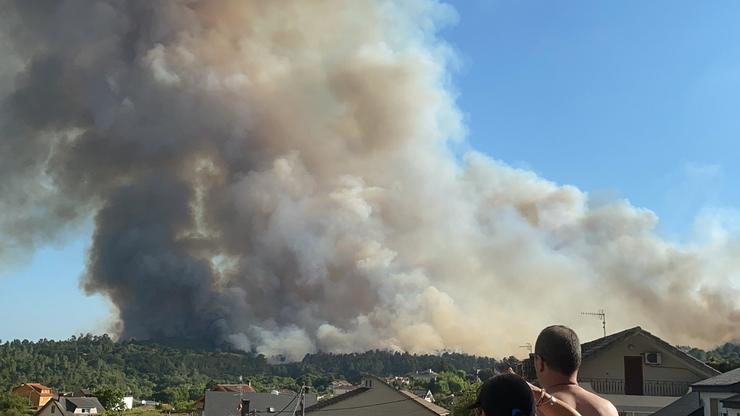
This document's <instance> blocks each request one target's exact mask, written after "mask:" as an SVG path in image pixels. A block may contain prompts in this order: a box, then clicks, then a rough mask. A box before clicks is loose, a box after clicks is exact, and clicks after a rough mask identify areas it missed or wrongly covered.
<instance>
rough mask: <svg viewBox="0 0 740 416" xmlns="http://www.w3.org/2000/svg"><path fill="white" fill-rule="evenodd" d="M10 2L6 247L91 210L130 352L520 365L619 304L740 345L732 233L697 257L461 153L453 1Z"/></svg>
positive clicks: (607, 210) (519, 173)
mask: <svg viewBox="0 0 740 416" xmlns="http://www.w3.org/2000/svg"><path fill="white" fill-rule="evenodd" d="M1 7H2V8H3V10H2V13H0V16H4V17H3V18H1V19H2V21H0V23H1V24H0V27H2V28H3V29H2V37H1V38H0V52H2V54H3V57H4V58H3V61H2V62H0V96H1V97H2V103H1V105H2V108H1V109H0V129H2V130H1V131H2V132H3V138H2V142H0V150H1V152H0V192H2V195H3V198H2V200H0V212H2V213H3V214H2V216H0V232H2V235H3V236H4V238H3V241H2V242H0V256H3V257H4V258H6V259H11V258H14V257H16V256H17V255H18V254H19V253H23V252H27V251H28V250H30V249H31V248H32V247H34V246H35V245H37V244H39V243H42V242H45V241H48V240H49V239H53V238H58V236H59V233H62V232H64V231H65V230H66V229H69V228H70V227H74V224H75V223H77V222H79V221H80V220H81V219H82V218H85V217H86V216H89V215H91V214H92V215H94V221H95V231H94V235H93V241H92V248H91V251H90V253H89V264H88V269H87V273H86V276H85V277H84V281H83V286H84V289H85V290H86V291H87V292H88V293H102V294H104V295H105V296H107V297H108V298H110V300H111V301H112V302H113V304H114V305H115V306H116V308H117V310H118V312H119V325H118V328H117V329H118V331H119V333H120V336H122V337H125V338H131V337H133V338H137V339H147V338H161V337H174V338H193V339H206V340H214V341H227V342H230V343H231V344H232V345H234V346H237V347H239V348H243V349H246V350H256V351H259V352H261V353H264V354H266V355H273V354H283V355H286V356H288V357H289V358H300V357H302V356H303V354H305V353H306V352H312V351H317V350H324V351H336V352H347V351H356V350H366V349H369V348H390V349H401V350H407V351H412V352H415V351H433V350H438V349H442V348H448V349H459V350H464V351H466V352H470V353H478V354H481V353H483V354H501V353H505V352H511V351H514V350H515V349H516V346H517V345H520V344H521V343H522V342H523V341H525V340H527V339H529V337H531V336H533V334H536V332H537V330H539V329H540V328H541V327H542V326H544V325H545V324H548V323H552V322H572V321H574V319H575V318H574V317H576V316H577V315H578V312H580V311H581V310H590V309H597V308H600V307H605V308H606V309H607V310H609V311H611V312H612V313H611V315H610V321H611V323H613V324H614V325H616V326H629V325H632V324H633V323H641V324H645V325H647V326H649V327H650V329H651V330H652V331H653V332H655V333H657V334H660V335H669V339H670V340H671V341H674V342H683V343H692V344H699V345H704V346H706V345H710V344H717V343H719V342H722V341H727V340H730V339H735V338H737V337H738V334H740V319H739V318H740V313H739V310H738V307H737V304H736V302H735V299H737V292H736V291H735V290H734V289H731V288H729V287H730V286H729V281H730V278H731V277H732V276H733V273H735V271H736V270H738V264H737V260H735V259H737V258H739V257H738V256H737V255H736V254H737V242H736V241H735V240H734V239H731V238H729V237H727V236H720V237H718V238H716V239H714V240H712V241H710V242H709V243H707V244H704V245H701V246H698V245H697V246H691V247H684V246H678V245H676V244H673V243H671V242H669V241H666V240H663V239H661V238H660V237H658V236H657V235H656V233H655V231H654V230H655V226H656V223H657V218H656V217H655V215H654V214H653V213H652V212H650V211H647V210H644V209H640V208H636V207H634V206H631V205H630V204H629V203H628V202H627V201H621V200H618V201H611V202H603V203H598V204H597V203H595V202H594V201H592V200H590V199H589V197H588V195H586V194H585V193H584V192H581V191H580V190H578V189H577V188H575V187H572V186H560V185H557V184H554V183H551V182H549V181H547V180H545V179H543V178H541V177H538V176H537V175H536V174H534V173H532V172H529V171H526V170H521V169H514V168H512V167H510V166H507V165H506V164H503V163H501V162H498V161H496V160H493V159H491V158H490V157H488V156H486V155H483V154H480V153H477V152H474V151H471V152H468V153H467V154H465V155H464V156H463V157H458V156H456V154H455V152H453V151H452V150H451V149H453V148H458V147H463V146H461V145H457V144H456V143H458V144H460V143H462V141H463V140H464V135H465V131H464V126H463V124H462V121H461V118H462V117H461V115H460V113H459V110H458V109H457V108H456V106H455V103H454V94H453V93H452V92H451V90H450V86H449V85H448V84H449V80H448V77H449V70H450V68H449V67H450V64H451V62H453V60H454V56H453V54H452V53H451V51H450V49H449V47H447V46H446V45H445V44H444V43H443V42H441V41H440V40H439V39H438V38H437V34H436V32H437V30H438V29H439V28H440V27H441V26H443V25H445V24H447V23H450V22H452V21H453V20H454V11H453V10H451V9H450V8H449V7H448V6H445V5H443V4H440V3H437V2H435V1H423V0H414V1H403V2H386V1H355V2H352V8H351V9H350V8H348V7H347V4H346V3H345V2H340V1H328V0H327V1H324V0H320V1H312V2H287V1H271V2H261V1H241V0H240V1H159V2H151V1H130V2H117V1H96V2H85V1H34V2H28V1H16V2H5V3H3V5H2V6H1ZM5 57H7V58H5ZM503 139H504V138H501V140H503Z"/></svg>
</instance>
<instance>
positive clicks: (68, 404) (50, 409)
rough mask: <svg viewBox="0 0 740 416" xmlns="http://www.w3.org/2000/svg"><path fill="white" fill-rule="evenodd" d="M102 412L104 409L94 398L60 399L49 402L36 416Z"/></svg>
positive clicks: (75, 415) (67, 415)
mask: <svg viewBox="0 0 740 416" xmlns="http://www.w3.org/2000/svg"><path fill="white" fill-rule="evenodd" d="M103 412H105V408H103V405H101V404H100V402H99V401H98V399H96V398H95V397H60V398H59V399H52V400H49V401H48V402H47V403H46V405H45V406H44V407H42V408H41V410H39V411H38V412H37V413H36V416H73V415H74V416H78V415H95V414H100V413H103Z"/></svg>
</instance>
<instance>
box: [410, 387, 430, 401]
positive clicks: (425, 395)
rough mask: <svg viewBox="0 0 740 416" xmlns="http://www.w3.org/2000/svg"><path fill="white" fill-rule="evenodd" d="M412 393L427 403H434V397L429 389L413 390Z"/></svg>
mask: <svg viewBox="0 0 740 416" xmlns="http://www.w3.org/2000/svg"><path fill="white" fill-rule="evenodd" d="M412 393H414V394H415V395H417V396H419V397H421V398H422V399H424V400H426V401H428V402H429V403H434V395H433V394H432V391H431V390H429V389H414V390H413V391H412Z"/></svg>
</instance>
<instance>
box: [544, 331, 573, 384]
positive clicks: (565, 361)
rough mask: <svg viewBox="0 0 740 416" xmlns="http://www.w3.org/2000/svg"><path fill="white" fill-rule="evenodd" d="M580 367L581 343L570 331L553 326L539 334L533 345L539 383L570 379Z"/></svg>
mask: <svg viewBox="0 0 740 416" xmlns="http://www.w3.org/2000/svg"><path fill="white" fill-rule="evenodd" d="M580 365H581V343H580V341H579V340H578V335H576V333H575V332H574V331H573V330H572V329H570V328H568V327H566V326H563V325H553V326H548V327H547V328H545V329H543V330H542V332H540V335H539V336H538V337H537V342H535V345H534V368H535V371H536V373H537V378H538V379H539V380H540V383H545V382H546V381H547V380H546V379H553V378H563V376H565V377H571V376H573V375H574V374H576V372H577V371H578V367H580Z"/></svg>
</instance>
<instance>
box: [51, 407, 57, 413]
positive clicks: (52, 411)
mask: <svg viewBox="0 0 740 416" xmlns="http://www.w3.org/2000/svg"><path fill="white" fill-rule="evenodd" d="M55 408H56V406H54V405H51V413H54V409H55Z"/></svg>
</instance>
